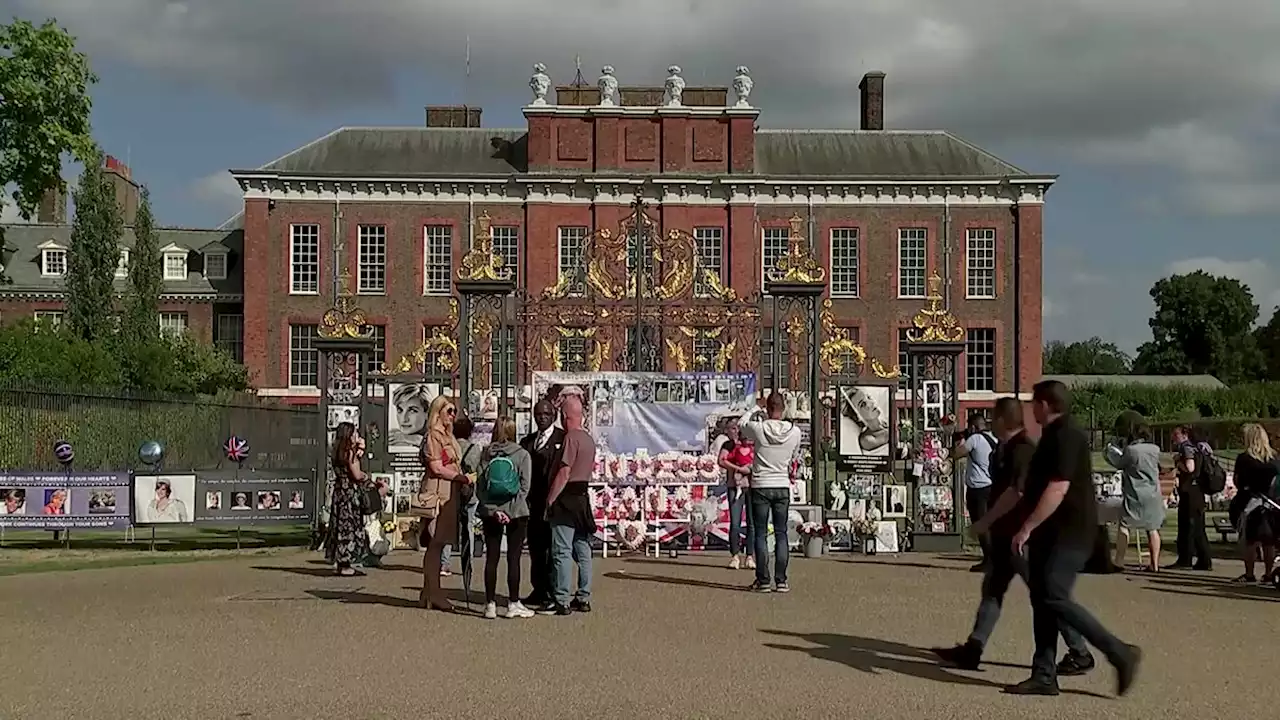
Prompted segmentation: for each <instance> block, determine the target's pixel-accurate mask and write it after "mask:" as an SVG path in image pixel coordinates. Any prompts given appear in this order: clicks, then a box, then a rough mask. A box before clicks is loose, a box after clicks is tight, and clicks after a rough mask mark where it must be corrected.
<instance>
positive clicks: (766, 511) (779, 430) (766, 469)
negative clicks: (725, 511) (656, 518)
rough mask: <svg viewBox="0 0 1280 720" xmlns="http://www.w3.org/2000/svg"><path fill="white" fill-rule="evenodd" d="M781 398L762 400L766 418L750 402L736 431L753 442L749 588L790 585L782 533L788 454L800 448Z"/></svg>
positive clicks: (788, 491)
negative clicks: (752, 559) (770, 542)
mask: <svg viewBox="0 0 1280 720" xmlns="http://www.w3.org/2000/svg"><path fill="white" fill-rule="evenodd" d="M786 406H787V403H786V400H785V399H783V397H782V394H781V393H777V392H775V393H773V394H772V395H770V396H769V399H768V400H766V401H765V413H766V414H767V416H768V417H767V418H760V411H759V409H758V408H752V409H751V410H749V411H747V414H746V415H743V416H742V419H741V420H739V421H738V433H739V434H740V435H741V436H742V437H745V438H747V439H749V440H751V442H753V443H755V446H756V454H755V459H754V460H753V461H752V463H751V480H750V483H751V500H750V503H749V510H750V512H751V522H752V523H754V525H755V528H756V537H755V556H756V580H755V582H753V583H752V584H751V590H752V591H754V592H762V593H767V592H774V591H775V590H776V592H780V593H785V592H788V591H790V590H791V587H790V586H789V585H787V562H788V560H789V559H790V558H789V556H788V551H789V550H790V547H789V543H790V540H789V538H788V537H787V515H788V514H790V512H791V459H792V458H794V457H795V455H796V451H797V450H799V449H800V440H801V438H802V437H803V433H802V432H801V431H800V428H798V427H796V424H795V423H793V422H791V421H790V420H784V419H783V418H782V416H783V413H784V412H785V410H786ZM770 521H772V522H773V548H774V550H773V556H774V557H773V562H774V569H773V578H772V583H773V584H772V586H770V580H771V579H770V577H769V545H768V539H769V536H768V532H767V531H766V529H767V528H768V527H769V522H770Z"/></svg>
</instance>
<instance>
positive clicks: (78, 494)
mask: <svg viewBox="0 0 1280 720" xmlns="http://www.w3.org/2000/svg"><path fill="white" fill-rule="evenodd" d="M130 508H131V502H130V492H129V473H126V472H118V473H0V526H3V527H6V528H15V529H36V530H67V529H77V528H86V529H112V528H127V527H129V524H130V519H131V513H130Z"/></svg>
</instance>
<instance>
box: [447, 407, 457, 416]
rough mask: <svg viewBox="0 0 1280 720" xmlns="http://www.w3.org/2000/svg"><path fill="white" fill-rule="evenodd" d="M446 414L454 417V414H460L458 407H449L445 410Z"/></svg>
mask: <svg viewBox="0 0 1280 720" xmlns="http://www.w3.org/2000/svg"><path fill="white" fill-rule="evenodd" d="M444 414H445V415H448V416H449V417H454V416H456V415H457V414H458V409H457V408H448V409H446V410H445V411H444Z"/></svg>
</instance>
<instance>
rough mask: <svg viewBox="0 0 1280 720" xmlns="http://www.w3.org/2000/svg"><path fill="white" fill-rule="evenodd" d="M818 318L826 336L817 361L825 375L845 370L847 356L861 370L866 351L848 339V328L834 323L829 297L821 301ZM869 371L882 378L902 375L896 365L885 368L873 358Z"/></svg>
mask: <svg viewBox="0 0 1280 720" xmlns="http://www.w3.org/2000/svg"><path fill="white" fill-rule="evenodd" d="M819 318H820V319H821V321H822V333H823V335H825V336H826V339H825V340H823V341H822V344H821V345H820V346H819V347H818V362H819V364H820V365H821V367H822V371H823V372H825V373H826V374H827V375H840V374H843V373H844V372H845V371H846V368H845V359H846V356H848V359H849V360H851V361H852V362H853V364H854V365H856V366H857V368H856V370H857V372H861V371H862V369H863V368H864V367H866V365H867V351H866V350H865V349H863V347H862V346H861V345H859V344H858V343H855V342H854V341H852V340H850V339H849V331H848V330H846V329H845V328H842V327H840V326H839V325H836V318H835V314H834V313H833V312H832V310H831V298H827V299H826V300H823V301H822V312H821V313H820V315H819ZM871 372H872V373H874V374H875V376H876V377H878V378H881V379H883V380H892V379H894V378H897V377H900V376H901V375H902V371H901V370H900V369H899V368H898V366H897V365H894V366H893V367H892V368H891V369H890V368H886V367H885V366H884V365H883V364H882V363H881V362H880V361H879V360H876V359H874V358H872V359H871Z"/></svg>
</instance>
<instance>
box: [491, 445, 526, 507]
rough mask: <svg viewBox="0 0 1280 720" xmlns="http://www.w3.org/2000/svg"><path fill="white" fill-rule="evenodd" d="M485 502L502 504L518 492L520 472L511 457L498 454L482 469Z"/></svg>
mask: <svg viewBox="0 0 1280 720" xmlns="http://www.w3.org/2000/svg"><path fill="white" fill-rule="evenodd" d="M484 479H485V493H484V494H485V502H487V503H488V504H490V505H502V504H503V503H506V502H509V501H510V500H511V499H513V498H514V497H515V496H516V495H519V494H520V472H519V471H518V470H516V464H515V463H513V462H511V458H509V457H506V456H502V455H500V456H498V457H496V458H494V459H492V460H490V461H489V467H488V468H486V469H485V471H484Z"/></svg>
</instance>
